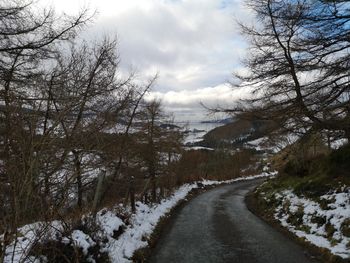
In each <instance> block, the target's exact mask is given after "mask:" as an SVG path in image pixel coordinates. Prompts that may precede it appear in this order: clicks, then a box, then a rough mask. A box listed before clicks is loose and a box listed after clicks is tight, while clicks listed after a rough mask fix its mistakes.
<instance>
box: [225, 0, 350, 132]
mask: <svg viewBox="0 0 350 263" xmlns="http://www.w3.org/2000/svg"><path fill="white" fill-rule="evenodd" d="M247 5H248V6H249V7H250V8H251V9H252V10H254V12H255V14H256V17H257V21H258V23H257V25H256V26H247V25H243V24H241V28H242V32H243V34H244V35H245V36H246V37H247V38H248V39H249V41H250V43H251V47H250V49H249V50H250V55H249V56H248V58H247V59H246V60H245V61H244V64H245V66H246V67H247V68H248V69H249V73H248V74H245V75H242V74H240V75H239V74H237V75H236V77H238V79H239V80H240V81H241V86H243V87H244V86H247V87H248V86H249V87H253V89H254V91H253V94H254V99H250V100H246V101H242V103H241V104H240V105H238V106H237V107H235V108H233V109H229V110H227V111H228V112H252V115H254V117H256V118H261V119H269V120H271V119H272V120H275V121H276V122H277V123H279V124H280V125H281V126H282V127H284V128H286V129H288V130H291V131H301V130H304V131H306V130H309V129H314V130H330V131H336V132H342V133H343V134H344V136H346V137H347V138H349V137H350V121H349V120H350V119H349V118H350V115H349V109H350V101H349V91H350V90H349V87H350V86H349V83H350V78H349V73H348V72H349V67H350V64H349V48H350V39H349V35H350V29H349V24H350V20H349V19H350V17H349V15H348V14H349V6H348V4H347V3H345V2H344V1H321V0H317V1H311V0H310V1H309V0H298V1H290V0H276V1H275V0H264V1H250V0H248V1H247Z"/></svg>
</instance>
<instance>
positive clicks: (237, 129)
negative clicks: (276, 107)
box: [203, 119, 276, 147]
mask: <svg viewBox="0 0 350 263" xmlns="http://www.w3.org/2000/svg"><path fill="white" fill-rule="evenodd" d="M275 128H276V125H275V124H274V123H273V122H272V121H260V120H244V119H238V120H235V121H234V122H231V123H228V124H226V125H223V126H220V127H217V128H215V129H213V130H211V131H209V132H208V133H207V134H206V135H205V136H204V137H203V139H204V140H203V145H205V146H210V147H215V146H218V145H223V144H229V145H232V146H240V145H242V144H243V143H245V142H247V141H250V140H255V139H258V138H261V137H263V136H265V135H266V134H268V133H269V132H271V131H272V130H274V129H275Z"/></svg>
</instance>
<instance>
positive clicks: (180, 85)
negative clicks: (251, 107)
mask: <svg viewBox="0 0 350 263" xmlns="http://www.w3.org/2000/svg"><path fill="white" fill-rule="evenodd" d="M41 2H42V3H43V4H44V5H47V6H53V7H55V9H56V10H57V11H58V12H66V13H69V14H73V13H76V12H77V11H78V10H79V9H81V8H83V7H89V8H90V9H91V10H97V12H98V15H97V16H96V18H95V21H94V24H93V25H92V27H90V28H89V31H88V33H87V34H86V35H88V37H93V38H99V37H102V36H103V35H105V34H108V35H112V36H117V38H118V41H119V50H120V55H121V60H122V63H121V67H122V70H123V71H128V70H130V69H135V70H137V71H138V72H139V75H140V76H151V75H154V74H155V73H159V79H158V81H157V84H156V86H155V87H154V90H153V93H152V97H157V98H160V99H162V101H163V103H164V105H165V108H166V109H170V110H173V111H176V112H179V111H180V112H182V113H190V115H192V116H193V113H194V112H195V113H199V112H201V108H200V102H203V103H205V104H208V105H216V104H220V105H229V104H230V103H231V102H232V101H233V100H235V99H237V98H238V97H240V96H241V95H242V94H241V93H242V91H239V90H238V91H237V90H235V91H232V88H230V87H228V86H227V85H226V84H225V83H226V82H227V81H229V80H232V72H233V71H237V70H243V69H241V66H240V59H241V58H242V57H244V55H245V49H246V48H247V45H246V43H245V42H244V41H243V39H242V37H241V36H240V35H239V33H238V28H237V26H236V25H235V20H237V19H238V20H240V21H251V20H252V14H251V13H250V12H249V10H247V8H246V7H245V6H244V4H243V0H41Z"/></svg>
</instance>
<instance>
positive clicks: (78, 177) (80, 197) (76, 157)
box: [72, 150, 83, 209]
mask: <svg viewBox="0 0 350 263" xmlns="http://www.w3.org/2000/svg"><path fill="white" fill-rule="evenodd" d="M72 153H73V155H74V165H75V178H76V180H77V193H78V200H77V204H78V207H79V208H80V209H82V207H83V182H82V178H81V162H80V159H79V153H78V152H77V151H76V150H73V151H72Z"/></svg>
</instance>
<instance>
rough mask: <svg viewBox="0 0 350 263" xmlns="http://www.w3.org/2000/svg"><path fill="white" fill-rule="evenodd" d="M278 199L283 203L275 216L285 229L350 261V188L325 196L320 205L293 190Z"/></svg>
mask: <svg viewBox="0 0 350 263" xmlns="http://www.w3.org/2000/svg"><path fill="white" fill-rule="evenodd" d="M274 198H275V199H277V200H279V202H280V205H279V206H277V207H276V209H275V215H274V216H275V218H276V219H277V220H279V221H280V223H281V225H282V226H284V227H286V228H287V229H289V230H290V231H291V232H292V233H294V234H295V235H297V236H298V237H301V238H305V239H306V240H307V241H309V242H310V243H312V244H313V245H316V246H318V247H322V248H327V249H329V250H330V251H331V253H332V254H334V255H338V256H340V257H342V258H350V233H349V232H346V231H350V188H347V189H345V188H344V189H342V192H333V193H329V194H326V195H322V196H321V197H320V199H319V201H313V200H310V199H308V198H305V197H302V196H297V195H296V194H294V193H293V192H292V191H291V190H284V191H282V192H280V193H276V194H275V195H274ZM321 203H323V205H321ZM324 203H326V206H325V205H324ZM345 228H346V229H347V230H345Z"/></svg>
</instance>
